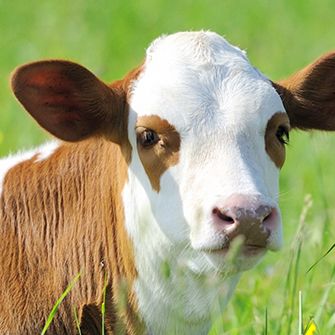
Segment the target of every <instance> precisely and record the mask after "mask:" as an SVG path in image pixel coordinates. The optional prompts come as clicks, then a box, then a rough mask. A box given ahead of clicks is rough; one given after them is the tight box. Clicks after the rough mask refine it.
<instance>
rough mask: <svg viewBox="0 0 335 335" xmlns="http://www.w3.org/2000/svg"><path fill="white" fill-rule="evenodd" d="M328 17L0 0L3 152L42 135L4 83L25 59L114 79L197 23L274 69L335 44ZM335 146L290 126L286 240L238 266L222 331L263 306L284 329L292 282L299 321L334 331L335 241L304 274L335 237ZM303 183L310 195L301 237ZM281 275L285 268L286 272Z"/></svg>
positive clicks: (261, 2) (239, 4)
mask: <svg viewBox="0 0 335 335" xmlns="http://www.w3.org/2000/svg"><path fill="white" fill-rule="evenodd" d="M334 17H335V2H334V1H333V0H319V1H312V0H304V1H299V0H283V1H270V0H253V1H247V0H245V1H243V0H221V1H219V0H212V1H211V0H210V1H204V0H201V1H200V0H193V1H192V0H180V1H163V0H143V1H122V0H111V1H107V0H96V1H92V0H87V1H84V0H73V1H65V0H58V1H38V0H29V1H18V0H13V1H4V0H0V154H1V155H6V154H8V153H9V152H13V151H16V150H18V149H22V148H29V147H31V146H34V145H37V144H39V143H41V142H42V141H44V140H45V139H46V138H47V137H48V135H46V134H45V133H44V132H43V131H42V130H40V129H39V128H38V126H37V125H36V124H35V123H34V122H33V121H32V120H31V119H30V117H29V116H28V115H27V114H26V113H25V112H24V111H23V109H22V108H21V107H20V106H19V104H18V103H17V102H16V101H15V99H14V97H13V95H12V94H11V92H10V88H9V84H8V82H9V76H10V73H11V72H12V71H13V69H14V68H15V67H16V66H18V65H20V64H22V63H26V62H30V61H34V60H39V59H45V58H65V59H70V60H73V61H76V62H79V63H81V64H83V65H85V66H86V67H88V68H89V69H91V70H92V71H93V72H94V73H96V74H97V75H98V76H99V77H100V78H102V79H104V80H105V81H112V80H114V79H117V78H120V77H122V76H123V75H124V74H125V73H126V72H127V71H128V70H130V69H131V68H133V67H135V66H136V65H138V64H139V63H140V62H141V61H142V59H143V57H144V53H145V49H146V47H147V46H148V44H149V43H150V42H151V41H152V40H153V39H154V38H155V37H157V36H159V35H161V34H163V33H172V32H176V31H180V30H199V29H205V30H213V31H216V32H218V33H219V34H221V35H224V36H225V37H226V38H227V39H228V40H229V41H230V42H231V43H233V44H235V45H238V46H239V47H241V48H243V49H245V50H247V52H248V56H249V58H250V60H251V62H252V63H253V64H254V65H255V66H257V67H258V68H259V69H260V70H261V71H262V72H263V73H265V74H266V75H267V76H268V77H270V78H271V79H273V80H276V79H280V78H283V77H285V76H286V75H289V74H291V73H293V72H294V71H295V70H298V69H300V68H301V67H303V66H305V65H307V64H308V63H309V62H311V61H313V60H314V59H315V58H317V57H318V56H320V55H321V54H322V53H324V52H326V51H329V50H334V49H335V19H334ZM334 113H335V111H334ZM334 146H335V133H334V134H331V133H329V134H327V133H314V132H311V133H303V132H292V134H291V141H290V145H289V146H288V150H287V162H286V164H285V165H284V168H283V171H282V174H281V181H280V182H281V195H280V203H281V208H282V213H283V222H284V230H285V245H284V249H283V251H281V252H279V253H276V254H271V255H268V256H267V257H266V259H265V260H264V261H263V262H262V263H261V265H260V266H258V267H257V268H256V269H254V270H252V271H249V272H248V273H246V274H245V275H244V277H243V279H242V281H241V283H240V285H239V286H238V289H237V292H236V294H235V295H234V298H233V300H232V303H231V304H230V305H229V307H228V309H227V310H226V311H225V312H224V313H223V314H224V316H223V319H222V320H223V322H222V320H221V319H220V320H221V321H220V322H222V323H223V324H224V329H225V330H222V329H221V328H220V326H218V327H219V328H218V329H219V330H216V331H217V332H218V333H220V334H262V333H264V329H265V328H264V327H265V326H264V322H265V321H264V320H265V317H264V315H265V314H264V313H265V309H266V308H267V311H268V319H269V321H268V323H269V324H268V327H269V328H268V329H269V333H270V334H286V335H287V334H290V332H291V331H292V329H297V325H296V322H297V321H296V319H297V317H298V314H297V301H298V293H297V292H298V290H302V292H303V294H304V313H305V314H304V315H305V318H304V321H305V322H307V321H308V319H309V316H316V318H317V320H316V321H317V322H318V326H319V329H320V331H321V332H322V334H334V333H335V331H333V332H332V331H331V329H335V291H334V290H333V289H332V288H333V286H334V273H333V272H334V269H335V268H334V265H335V257H334V252H332V253H330V255H328V256H327V257H326V258H325V259H324V260H322V262H321V263H320V264H319V265H318V266H317V267H316V268H315V269H314V270H313V271H312V272H310V273H309V274H307V275H306V270H307V269H308V267H309V266H310V265H312V264H313V262H314V261H316V260H317V259H318V257H320V256H321V255H322V254H323V253H324V252H326V251H327V249H328V248H329V247H330V246H331V245H332V244H333V243H334V241H335V228H334V227H335V168H334V167H335V157H334V153H335V149H334ZM306 194H311V196H312V200H313V204H312V207H311V208H310V210H309V211H308V213H307V216H306V218H305V219H304V220H303V221H304V228H303V231H302V233H301V236H302V237H301V239H299V238H300V237H299V236H300V235H299V236H298V237H297V234H296V231H297V227H298V223H299V216H300V212H301V211H302V208H303V207H304V198H305V196H306ZM297 238H298V239H297ZM292 245H293V247H291V246H292ZM300 245H301V248H300ZM290 261H292V264H293V265H294V267H293V268H290V267H289V265H290ZM292 271H293V272H292ZM287 275H289V276H292V278H293V279H292V278H291V277H290V278H289V279H288V282H287V281H286V277H287ZM322 299H323V300H322ZM323 301H324V304H323ZM291 317H292V318H293V319H294V320H290V318H291ZM214 333H215V330H213V334H214ZM292 334H293V332H292Z"/></svg>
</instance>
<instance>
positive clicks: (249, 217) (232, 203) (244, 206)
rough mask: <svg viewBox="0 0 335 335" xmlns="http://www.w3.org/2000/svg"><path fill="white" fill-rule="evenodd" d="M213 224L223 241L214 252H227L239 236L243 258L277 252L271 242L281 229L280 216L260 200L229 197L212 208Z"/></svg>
mask: <svg viewBox="0 0 335 335" xmlns="http://www.w3.org/2000/svg"><path fill="white" fill-rule="evenodd" d="M212 223H213V225H214V230H215V233H216V235H217V236H222V237H223V238H222V241H221V242H222V243H221V245H220V246H218V248H217V250H220V249H221V250H228V249H229V246H230V244H231V243H232V241H234V239H236V238H237V237H238V236H240V237H241V238H242V240H243V243H242V251H243V254H245V255H246V256H248V255H255V254H257V253H260V252H264V251H265V250H266V249H276V247H273V246H272V243H271V241H272V235H274V234H276V231H277V230H278V226H279V225H280V216H279V213H278V210H277V209H276V207H274V206H273V205H271V204H270V203H267V202H265V201H262V200H261V198H260V197H259V196H248V195H241V194H235V195H232V196H230V197H229V198H228V199H227V200H225V201H224V202H223V203H218V204H217V205H215V206H214V207H213V209H212ZM213 251H215V250H213Z"/></svg>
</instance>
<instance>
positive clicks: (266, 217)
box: [263, 212, 272, 222]
mask: <svg viewBox="0 0 335 335" xmlns="http://www.w3.org/2000/svg"><path fill="white" fill-rule="evenodd" d="M271 216H272V212H270V213H269V214H268V215H266V216H265V218H264V219H263V222H265V221H267V220H269V219H270V218H271Z"/></svg>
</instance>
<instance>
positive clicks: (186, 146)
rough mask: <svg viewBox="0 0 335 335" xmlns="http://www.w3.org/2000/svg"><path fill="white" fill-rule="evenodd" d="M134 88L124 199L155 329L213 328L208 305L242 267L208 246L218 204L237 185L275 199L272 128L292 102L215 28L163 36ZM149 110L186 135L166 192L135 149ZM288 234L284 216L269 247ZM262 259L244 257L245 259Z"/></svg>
mask: <svg viewBox="0 0 335 335" xmlns="http://www.w3.org/2000/svg"><path fill="white" fill-rule="evenodd" d="M132 91H133V94H132V100H131V102H130V115H129V128H128V129H129V139H130V142H131V144H132V146H133V149H134V150H133V157H132V162H131V165H130V167H129V180H128V183H127V185H126V187H125V189H124V192H123V199H124V203H125V208H127V211H126V225H127V229H128V232H129V234H130V235H131V237H132V239H133V242H134V245H135V258H136V266H137V270H138V279H137V282H136V293H137V296H138V300H139V307H140V311H141V313H142V315H143V316H144V318H145V321H146V323H147V325H148V327H149V330H150V332H151V333H153V334H155V335H157V334H167V333H169V334H205V333H207V331H208V327H209V324H210V307H211V306H212V304H213V302H214V301H215V299H217V298H218V296H221V298H222V299H224V300H225V301H226V300H227V299H228V298H229V296H230V294H231V292H232V289H233V287H234V286H235V283H236V282H237V279H238V276H239V275H238V274H232V275H231V276H230V277H229V279H228V278H226V275H227V273H226V271H228V270H227V268H226V267H225V266H226V264H225V257H223V256H222V255H221V256H219V257H217V256H211V255H208V254H207V253H205V252H203V251H201V250H202V249H204V248H207V247H211V246H212V245H215V243H216V238H217V235H216V233H215V230H214V228H213V225H212V224H211V220H212V219H211V211H212V208H213V207H214V206H215V205H216V204H218V203H222V202H224V201H225V199H227V198H228V197H229V196H230V195H232V194H234V193H240V194H246V195H250V196H259V197H261V199H263V201H264V202H266V203H268V204H269V205H271V206H275V207H277V197H278V173H279V171H278V168H277V167H276V166H275V164H274V163H273V161H272V160H271V159H270V157H269V156H268V154H267V153H266V151H265V142H264V135H265V129H266V125H267V122H268V120H269V119H270V118H271V117H272V115H274V114H275V113H277V112H285V110H284V107H283V105H282V102H281V99H280V97H279V96H278V94H277V93H276V91H275V90H274V89H273V87H272V85H271V83H270V82H269V81H268V80H267V79H266V78H265V77H264V76H263V75H261V74H260V73H259V72H258V71H257V70H256V69H254V68H253V67H252V66H251V65H250V63H249V61H248V59H247V57H246V55H245V53H244V52H243V51H241V50H240V49H238V48H236V47H233V46H231V45H230V44H229V43H228V42H227V41H225V40H224V39H223V38H222V37H220V36H218V35H217V34H214V33H210V32H194V33H191V32H187V33H178V34H174V35H170V36H166V37H162V38H160V39H158V40H156V41H155V42H154V43H153V44H152V45H151V46H150V47H149V49H148V51H147V59H146V62H145V67H144V71H143V73H142V74H141V76H140V78H139V79H138V80H137V81H136V82H135V83H134V86H133V88H132ZM143 115H158V116H159V117H160V118H162V119H165V120H167V121H168V122H169V123H170V124H172V125H173V126H174V127H175V128H176V129H177V131H178V132H179V134H180V137H181V148H180V160H179V163H178V164H177V165H176V166H174V167H172V168H170V169H168V170H167V171H166V172H165V173H164V174H163V176H162V177H161V180H160V191H159V192H155V191H154V190H153V189H152V187H151V184H150V182H149V179H148V176H147V175H146V173H145V171H144V168H143V166H142V164H141V162H140V159H139V156H138V153H137V150H136V136H135V126H136V120H137V118H138V117H139V116H143ZM280 244H281V226H280V225H279V226H278V227H277V230H276V231H275V232H274V234H273V235H272V236H271V241H270V246H269V247H270V248H272V249H278V248H279V247H280ZM258 260H259V257H249V258H248V259H241V260H240V269H245V268H249V267H251V266H253V265H254V264H255V263H256V262H257V261H258ZM164 264H168V266H169V269H170V270H171V274H170V276H168V278H164V276H163V275H162V266H163V265H164ZM236 270H238V269H235V270H232V273H234V271H236ZM204 278H205V279H204ZM219 291H220V292H221V293H220V295H219V294H218V292H219Z"/></svg>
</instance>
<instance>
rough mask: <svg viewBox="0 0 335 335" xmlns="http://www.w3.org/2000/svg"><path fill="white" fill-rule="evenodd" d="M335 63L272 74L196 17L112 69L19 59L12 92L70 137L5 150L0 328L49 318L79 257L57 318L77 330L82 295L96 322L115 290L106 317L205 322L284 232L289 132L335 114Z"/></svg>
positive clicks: (23, 329) (14, 329)
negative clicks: (137, 58)
mask: <svg viewBox="0 0 335 335" xmlns="http://www.w3.org/2000/svg"><path fill="white" fill-rule="evenodd" d="M334 67H335V54H329V55H326V56H324V57H322V58H320V59H319V60H317V61H316V62H315V63H313V64H311V65H309V66H308V67H307V68H305V69H303V70H302V71H300V72H298V73H297V74H295V75H294V76H292V77H291V78H289V79H288V80H285V81H282V82H279V83H276V84H275V83H272V82H271V81H269V80H268V79H267V78H265V77H264V76H263V75H262V74H261V73H260V72H259V71H258V70H256V69H255V68H254V67H253V66H252V65H250V63H249V61H248V59H247V56H246V54H245V53H244V52H243V51H241V50H240V49H238V48H236V47H234V46H232V45H230V44H229V43H228V42H227V41H225V40H224V39H223V38H222V37H220V36H218V35H216V34H214V33H211V32H186V33H177V34H174V35H170V36H164V37H161V38H159V39H157V40H156V41H154V43H152V44H151V46H150V47H149V49H148V51H147V55H146V59H145V62H144V63H143V65H141V66H140V67H138V68H136V69H135V70H133V71H132V72H130V73H129V74H128V75H127V76H126V77H125V78H124V79H123V80H120V81H116V82H114V83H112V84H110V85H106V84H104V83H103V82H102V81H100V80H99V79H97V78H96V77H95V76H94V75H93V74H92V73H91V72H90V71H88V70H87V69H85V68H83V67H82V66H80V65H78V64H75V63H71V62H68V61H59V60H52V61H41V62H36V63H31V64H28V65H24V66H22V67H20V68H18V69H17V70H16V71H15V73H14V75H13V77H12V88H13V91H14V93H15V95H16V97H17V98H18V100H19V101H20V102H21V103H22V105H23V106H24V107H25V109H26V110H27V111H28V112H29V113H30V114H31V115H32V116H33V118H34V119H35V120H36V121H37V122H38V123H39V124H40V125H41V126H42V127H43V128H45V129H46V130H47V131H49V132H50V133H51V134H53V135H54V136H56V137H57V138H58V139H59V140H60V141H56V142H51V143H49V144H47V145H45V146H43V147H40V148H37V149H36V150H33V151H31V152H27V153H22V154H18V155H15V156H11V157H8V158H5V159H3V160H1V161H0V191H1V198H0V224H1V225H0V234H1V243H0V301H1V304H0V333H1V334H37V333H39V332H40V331H41V329H42V327H43V325H44V323H45V321H46V318H47V316H48V314H49V312H50V310H51V309H52V306H53V305H54V303H55V302H56V300H57V298H58V297H59V296H60V295H61V294H62V292H63V291H64V289H65V287H66V286H67V285H68V283H69V282H70V281H71V280H72V279H73V278H74V277H75V276H76V275H77V274H78V273H80V274H81V276H80V279H79V281H78V282H77V283H76V284H75V285H74V287H73V289H72V291H71V293H70V294H69V295H68V296H67V297H66V299H65V300H64V301H63V303H62V304H61V305H60V309H59V311H58V313H57V314H56V316H55V318H54V320H53V322H52V324H51V326H50V328H49V333H50V334H75V333H76V327H75V322H74V318H73V308H76V309H77V311H78V318H79V320H80V326H81V332H82V333H83V334H95V333H100V332H101V331H102V329H101V326H100V324H101V315H100V308H101V304H102V302H103V296H104V292H105V294H106V320H105V326H104V327H105V331H106V332H109V333H111V334H116V333H118V332H120V331H124V332H125V333H127V334H155V335H157V334H206V333H207V331H208V329H209V328H210V307H211V305H212V304H213V302H214V301H215V299H216V297H217V295H218V293H219V292H220V294H223V295H224V298H225V299H226V300H227V298H228V297H229V295H230V294H231V293H232V290H233V288H234V286H235V284H236V282H237V280H238V278H239V276H240V272H241V271H244V270H246V269H249V268H250V267H252V266H254V265H255V264H256V263H257V262H258V261H259V260H260V258H261V257H262V256H263V255H264V253H265V252H266V251H267V250H277V249H279V248H280V246H281V238H282V233H281V219H280V212H279V208H278V204H277V198H278V174H279V170H280V168H281V167H282V165H283V163H284V160H285V144H286V143H287V141H288V137H289V135H288V133H289V130H290V128H291V127H298V128H303V129H307V128H317V129H326V130H334V129H335V116H334V114H335V113H334V112H333V110H334V97H335V95H334V83H335V68H334ZM237 236H241V238H240V239H239V240H240V245H239V248H238V247H236V250H237V251H236V252H235V255H234V257H229V258H230V259H231V262H229V266H228V263H227V254H229V251H230V249H232V241H234V240H236V237H237ZM233 249H234V248H233ZM105 285H106V291H104V287H105Z"/></svg>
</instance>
